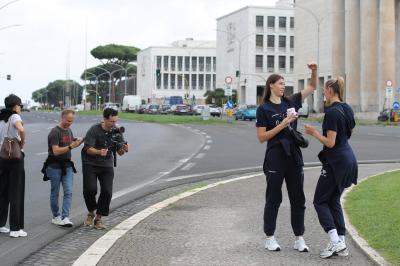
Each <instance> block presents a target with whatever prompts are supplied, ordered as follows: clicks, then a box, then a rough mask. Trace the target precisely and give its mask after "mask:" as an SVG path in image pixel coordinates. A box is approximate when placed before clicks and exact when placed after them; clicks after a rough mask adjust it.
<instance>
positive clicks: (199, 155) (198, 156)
mask: <svg viewBox="0 0 400 266" xmlns="http://www.w3.org/2000/svg"><path fill="white" fill-rule="evenodd" d="M205 155H206V154H205V153H199V154H197V156H196V157H195V158H196V159H202V158H203V157H204V156H205Z"/></svg>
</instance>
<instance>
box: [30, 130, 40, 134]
mask: <svg viewBox="0 0 400 266" xmlns="http://www.w3.org/2000/svg"><path fill="white" fill-rule="evenodd" d="M38 132H40V130H34V131H32V133H38Z"/></svg>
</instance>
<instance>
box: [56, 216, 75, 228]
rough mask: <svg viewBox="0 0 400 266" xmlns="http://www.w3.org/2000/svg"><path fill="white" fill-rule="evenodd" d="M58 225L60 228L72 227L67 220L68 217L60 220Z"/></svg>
mask: <svg viewBox="0 0 400 266" xmlns="http://www.w3.org/2000/svg"><path fill="white" fill-rule="evenodd" d="M59 225H60V226H62V227H72V226H73V225H74V224H73V223H72V222H71V221H70V220H69V218H68V217H65V218H64V219H62V220H61V222H60V224H59Z"/></svg>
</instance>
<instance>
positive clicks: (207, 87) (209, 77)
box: [206, 74, 211, 91]
mask: <svg viewBox="0 0 400 266" xmlns="http://www.w3.org/2000/svg"><path fill="white" fill-rule="evenodd" d="M210 89H211V74H207V75H206V90H208V91H209V90H210Z"/></svg>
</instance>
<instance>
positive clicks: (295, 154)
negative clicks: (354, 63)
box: [256, 63, 317, 252]
mask: <svg viewBox="0 0 400 266" xmlns="http://www.w3.org/2000/svg"><path fill="white" fill-rule="evenodd" d="M308 67H309V69H311V86H309V87H307V88H306V89H304V90H302V91H301V92H298V93H295V94H294V95H292V96H290V97H288V98H286V97H284V91H285V81H284V79H283V77H282V76H280V75H277V74H273V75H270V76H269V77H268V80H267V82H266V86H265V91H264V99H263V103H262V104H261V105H260V106H259V107H258V109H257V122H256V127H257V137H258V140H259V141H260V143H264V142H266V141H267V142H268V144H267V150H266V152H265V158H264V165H263V169H264V173H265V176H266V179H267V189H266V193H265V208H264V232H265V234H266V236H267V240H266V242H265V248H266V249H267V250H270V251H279V250H280V249H281V248H280V246H279V244H278V242H277V241H276V239H275V237H274V233H275V228H276V219H277V216H278V210H279V206H280V204H281V202H282V184H283V180H285V182H286V186H287V190H288V194H289V199H290V209H291V224H292V229H293V232H294V235H295V236H296V240H295V244H294V249H296V250H298V251H300V252H308V250H309V248H308V247H307V245H306V243H305V240H304V238H303V234H304V212H305V196H304V189H303V181H304V173H303V165H304V164H303V157H302V154H301V151H300V146H303V145H300V144H299V143H298V141H296V140H295V139H294V136H293V135H292V132H291V130H296V128H297V121H296V119H297V111H298V109H299V108H301V106H302V102H303V100H304V99H305V98H306V97H307V96H309V95H311V94H312V93H313V92H314V90H315V84H316V82H317V75H316V74H317V65H316V64H314V63H311V64H309V65H308Z"/></svg>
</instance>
